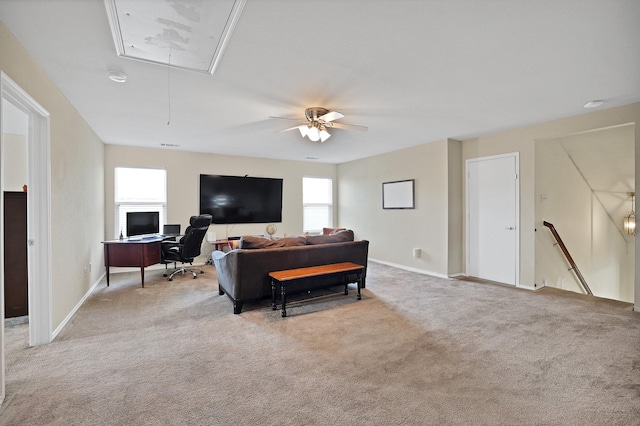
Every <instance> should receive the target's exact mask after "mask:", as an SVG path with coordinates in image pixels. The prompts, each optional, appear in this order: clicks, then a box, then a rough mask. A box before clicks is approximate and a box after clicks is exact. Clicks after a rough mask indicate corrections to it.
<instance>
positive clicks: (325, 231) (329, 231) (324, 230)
mask: <svg viewBox="0 0 640 426" xmlns="http://www.w3.org/2000/svg"><path fill="white" fill-rule="evenodd" d="M345 229H347V228H322V235H330V234H335V233H336V232H338V231H344V230H345Z"/></svg>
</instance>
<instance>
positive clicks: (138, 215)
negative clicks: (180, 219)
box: [127, 212, 160, 237]
mask: <svg viewBox="0 0 640 426" xmlns="http://www.w3.org/2000/svg"><path fill="white" fill-rule="evenodd" d="M159 232H160V213H159V212H127V237H133V236H134V235H147V234H157V233H159Z"/></svg>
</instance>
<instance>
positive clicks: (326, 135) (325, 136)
mask: <svg viewBox="0 0 640 426" xmlns="http://www.w3.org/2000/svg"><path fill="white" fill-rule="evenodd" d="M319 134H320V141H321V142H324V141H326V140H327V139H329V138H330V137H331V133H329V132H327V129H325V127H324V126H322V127H321V128H320V132H319Z"/></svg>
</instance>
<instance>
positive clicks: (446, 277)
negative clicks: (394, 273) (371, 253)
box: [369, 258, 449, 279]
mask: <svg viewBox="0 0 640 426" xmlns="http://www.w3.org/2000/svg"><path fill="white" fill-rule="evenodd" d="M369 261H370V262H376V263H381V264H383V265H387V266H393V267H394V268H398V269H404V270H405V271H409V272H417V273H418V274H423V275H431V276H433V277H438V278H444V279H449V276H448V275H445V274H440V273H438V272H433V271H427V270H426V269H419V268H413V267H411V266H407V265H401V264H399V263H392V262H385V261H384V260H378V259H371V258H369Z"/></svg>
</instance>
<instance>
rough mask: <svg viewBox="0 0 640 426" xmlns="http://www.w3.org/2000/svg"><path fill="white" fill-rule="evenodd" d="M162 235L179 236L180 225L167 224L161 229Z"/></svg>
mask: <svg viewBox="0 0 640 426" xmlns="http://www.w3.org/2000/svg"><path fill="white" fill-rule="evenodd" d="M162 235H180V224H179V223H178V224H177V225H174V224H167V225H164V226H163V227H162Z"/></svg>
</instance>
